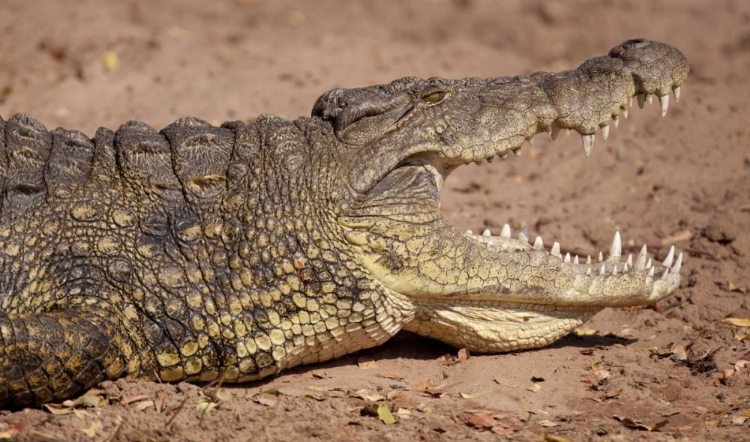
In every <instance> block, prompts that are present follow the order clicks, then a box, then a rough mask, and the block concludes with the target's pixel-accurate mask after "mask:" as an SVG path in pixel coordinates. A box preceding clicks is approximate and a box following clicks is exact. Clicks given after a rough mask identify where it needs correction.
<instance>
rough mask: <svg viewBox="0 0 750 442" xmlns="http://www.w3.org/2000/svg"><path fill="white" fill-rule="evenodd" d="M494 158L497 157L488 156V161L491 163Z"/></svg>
mask: <svg viewBox="0 0 750 442" xmlns="http://www.w3.org/2000/svg"><path fill="white" fill-rule="evenodd" d="M494 159H495V157H489V158H487V162H488V163H491V162H492V161H493V160H494Z"/></svg>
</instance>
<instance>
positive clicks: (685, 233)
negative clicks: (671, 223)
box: [661, 230, 693, 246]
mask: <svg viewBox="0 0 750 442" xmlns="http://www.w3.org/2000/svg"><path fill="white" fill-rule="evenodd" d="M692 237H693V232H692V231H690V230H680V231H679V232H677V233H675V234H674V235H672V236H668V237H666V238H664V239H662V240H661V245H663V246H671V245H672V244H674V243H676V242H680V241H687V240H689V239H690V238H692Z"/></svg>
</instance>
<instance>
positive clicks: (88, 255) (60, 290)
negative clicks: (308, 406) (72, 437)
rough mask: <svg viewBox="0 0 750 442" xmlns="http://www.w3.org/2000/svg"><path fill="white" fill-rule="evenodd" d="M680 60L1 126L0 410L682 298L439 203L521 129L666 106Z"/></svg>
mask: <svg viewBox="0 0 750 442" xmlns="http://www.w3.org/2000/svg"><path fill="white" fill-rule="evenodd" d="M688 71H689V64H688V62H687V60H686V58H685V57H684V55H683V54H682V53H680V52H679V51H678V50H677V49H675V48H674V47H672V46H670V45H667V44H664V43H658V42H654V41H649V40H646V39H636V40H629V41H626V42H624V43H622V44H620V45H618V46H617V47H615V48H613V49H612V50H611V51H610V52H609V53H608V55H605V56H600V57H597V58H593V59H590V60H588V61H586V62H584V63H583V64H582V65H580V66H579V67H577V68H575V69H572V70H569V71H564V72H559V73H547V72H536V73H533V74H530V75H528V76H516V77H503V78H488V79H480V78H465V79H457V80H449V79H443V78H430V79H420V78H415V77H408V78H401V79H398V80H395V81H393V82H391V83H388V84H384V85H377V86H369V87H362V88H354V89H333V90H330V91H328V92H326V93H324V94H323V95H322V96H321V97H320V98H319V99H318V100H317V101H316V103H315V104H314V106H313V109H312V114H311V116H310V117H300V118H298V119H296V120H294V121H288V120H285V119H282V118H279V117H276V116H272V115H266V114H263V115H261V116H259V117H258V118H257V119H256V120H254V121H252V122H248V123H243V122H227V123H224V124H223V125H221V126H220V127H215V126H212V125H210V124H208V123H206V122H204V121H201V120H199V119H197V118H193V117H188V118H182V119H179V120H177V121H176V122H174V123H173V124H170V125H169V126H167V127H166V128H164V129H163V130H161V131H159V132H157V131H156V130H154V129H153V128H151V127H149V126H148V125H146V124H145V123H142V122H138V121H130V122H127V123H125V124H124V125H122V126H121V127H120V128H119V129H118V130H117V131H116V132H113V131H111V130H108V129H106V128H100V129H98V130H97V131H96V134H95V136H94V137H93V138H89V137H87V136H86V135H84V134H83V133H81V132H78V131H75V130H66V129H62V128H58V129H55V130H54V131H52V132H49V131H48V130H47V129H46V128H45V127H44V126H43V125H42V124H41V123H40V122H39V121H38V120H36V119H34V118H33V117H30V116H28V115H25V114H17V115H15V116H13V117H12V118H11V119H10V120H8V121H4V120H2V119H0V187H2V200H1V201H0V408H15V407H22V406H33V405H38V404H41V403H46V402H54V401H60V400H64V399H66V398H70V397H74V396H76V395H77V394H80V393H81V392H83V391H86V390H87V389H89V388H91V387H92V386H94V385H95V384H97V383H99V382H101V381H103V380H112V379H117V378H120V377H124V376H128V377H133V378H139V379H145V380H152V381H160V382H178V381H187V382H209V383H211V382H225V383H226V382H247V381H253V380H257V379H261V378H265V377H267V376H270V375H273V374H275V373H278V372H280V371H281V370H284V369H287V368H290V367H294V366H298V365H301V364H311V363H316V362H321V361H326V360H330V359H333V358H336V357H340V356H342V355H345V354H349V353H352V352H356V351H358V350H361V349H364V348H368V347H373V346H376V345H379V344H382V343H383V342H385V341H386V340H388V339H389V338H390V337H392V336H393V335H394V334H396V333H397V332H398V331H399V330H401V329H404V330H409V331H411V332H414V333H417V334H419V335H424V336H428V337H432V338H435V339H437V340H440V341H443V342H446V343H448V344H450V345H453V346H456V347H464V348H467V349H468V350H470V351H472V352H479V353H498V352H508V351H514V350H524V349H532V348H538V347H542V346H545V345H548V344H550V343H551V342H553V341H555V340H557V339H559V338H560V337H562V336H564V335H566V334H568V333H570V332H571V331H572V330H574V329H575V328H577V327H579V326H580V325H581V324H583V323H584V322H585V321H586V320H588V319H589V318H590V317H591V316H592V315H593V314H595V313H596V312H598V311H600V310H602V309H604V308H606V307H621V306H638V305H647V304H653V303H655V302H657V301H659V300H660V299H663V298H664V297H666V296H668V295H670V294H672V293H673V292H674V291H675V290H676V289H677V288H678V287H679V285H680V267H681V263H682V255H681V254H680V255H679V256H678V257H676V258H675V252H674V247H673V248H672V249H671V250H670V251H669V254H668V255H667V257H666V259H665V260H664V261H663V262H662V263H658V262H656V261H654V262H653V263H652V260H651V258H649V253H648V251H647V249H646V247H645V246H644V247H643V248H642V250H641V252H640V254H638V256H637V257H636V258H635V259H633V256H632V255H630V256H628V257H627V258H624V257H623V256H622V255H623V253H622V246H621V239H620V235H619V233H616V234H615V236H614V240H613V242H612V246H611V249H610V250H609V254H608V256H606V257H604V256H603V255H602V254H601V253H600V254H599V256H598V257H595V258H594V259H593V260H592V258H591V257H588V258H585V259H584V258H582V257H581V258H579V257H578V256H575V257H573V258H571V256H570V255H569V254H565V256H563V255H562V254H561V252H560V250H561V249H560V245H559V244H558V243H554V244H553V245H552V246H551V247H549V248H548V247H545V245H544V241H543V240H542V239H541V238H540V237H537V238H536V240H535V241H534V242H533V243H531V242H530V240H529V238H528V236H529V234H528V233H527V231H526V230H522V231H521V233H520V234H517V235H516V236H515V237H514V236H513V235H512V234H511V233H512V232H511V228H510V227H509V226H508V225H506V226H505V227H503V228H502V230H501V232H500V234H499V235H492V233H491V232H489V231H485V232H484V233H483V234H480V235H475V234H473V233H472V232H470V231H469V232H461V231H459V230H458V229H457V228H456V227H454V226H453V225H451V224H450V223H449V222H448V221H447V220H446V219H445V218H444V217H443V216H442V215H441V211H440V190H441V187H442V185H443V183H444V181H445V179H446V178H447V177H448V175H449V174H450V173H451V172H452V171H453V170H455V169H456V168H457V167H459V166H461V165H465V164H468V163H471V162H480V163H481V162H483V161H484V160H487V161H491V160H492V159H493V158H495V157H500V158H502V159H504V158H506V157H507V156H508V155H509V154H510V153H515V154H517V153H519V151H520V150H521V148H522V146H523V144H524V142H526V141H527V140H528V141H529V142H530V141H531V139H532V137H534V136H535V135H537V134H544V133H549V134H551V135H552V137H553V138H555V137H556V136H557V134H558V133H559V131H560V130H568V131H570V130H575V131H577V132H578V133H580V134H581V135H582V139H583V145H584V152H585V155H586V156H588V155H589V153H590V152H591V149H592V148H593V146H594V139H595V134H596V133H597V131H598V132H600V133H601V135H602V136H603V138H604V139H606V138H607V135H608V133H609V125H610V124H615V125H617V123H618V121H619V120H618V119H619V117H620V116H623V117H627V115H628V108H629V107H630V106H632V105H633V98H637V100H638V104H639V105H641V106H643V104H644V102H645V101H646V100H648V101H652V100H653V98H654V97H658V99H659V101H660V103H661V108H662V114H665V113H666V112H667V109H668V105H669V98H670V94H673V95H674V97H675V99H676V100H679V95H680V91H681V86H682V84H683V81H684V80H685V78H686V77H687V74H688Z"/></svg>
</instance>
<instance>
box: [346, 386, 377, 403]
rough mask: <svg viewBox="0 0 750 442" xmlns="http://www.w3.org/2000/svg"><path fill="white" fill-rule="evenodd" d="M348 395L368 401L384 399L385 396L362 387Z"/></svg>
mask: <svg viewBox="0 0 750 442" xmlns="http://www.w3.org/2000/svg"><path fill="white" fill-rule="evenodd" d="M350 396H352V397H358V398H360V399H364V400H366V401H370V402H379V401H384V400H385V396H383V395H382V394H378V393H372V392H371V391H370V390H367V389H364V388H363V389H361V390H357V391H355V392H353V393H351V394H350Z"/></svg>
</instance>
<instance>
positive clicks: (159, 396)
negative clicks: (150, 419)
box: [154, 391, 167, 413]
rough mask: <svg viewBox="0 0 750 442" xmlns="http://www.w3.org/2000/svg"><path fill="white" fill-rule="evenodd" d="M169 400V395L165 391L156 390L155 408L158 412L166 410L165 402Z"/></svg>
mask: <svg viewBox="0 0 750 442" xmlns="http://www.w3.org/2000/svg"><path fill="white" fill-rule="evenodd" d="M166 402H167V395H166V394H165V393H164V392H163V391H158V392H156V402H155V404H154V408H156V412H157V413H161V412H162V410H164V404H165V403H166Z"/></svg>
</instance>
